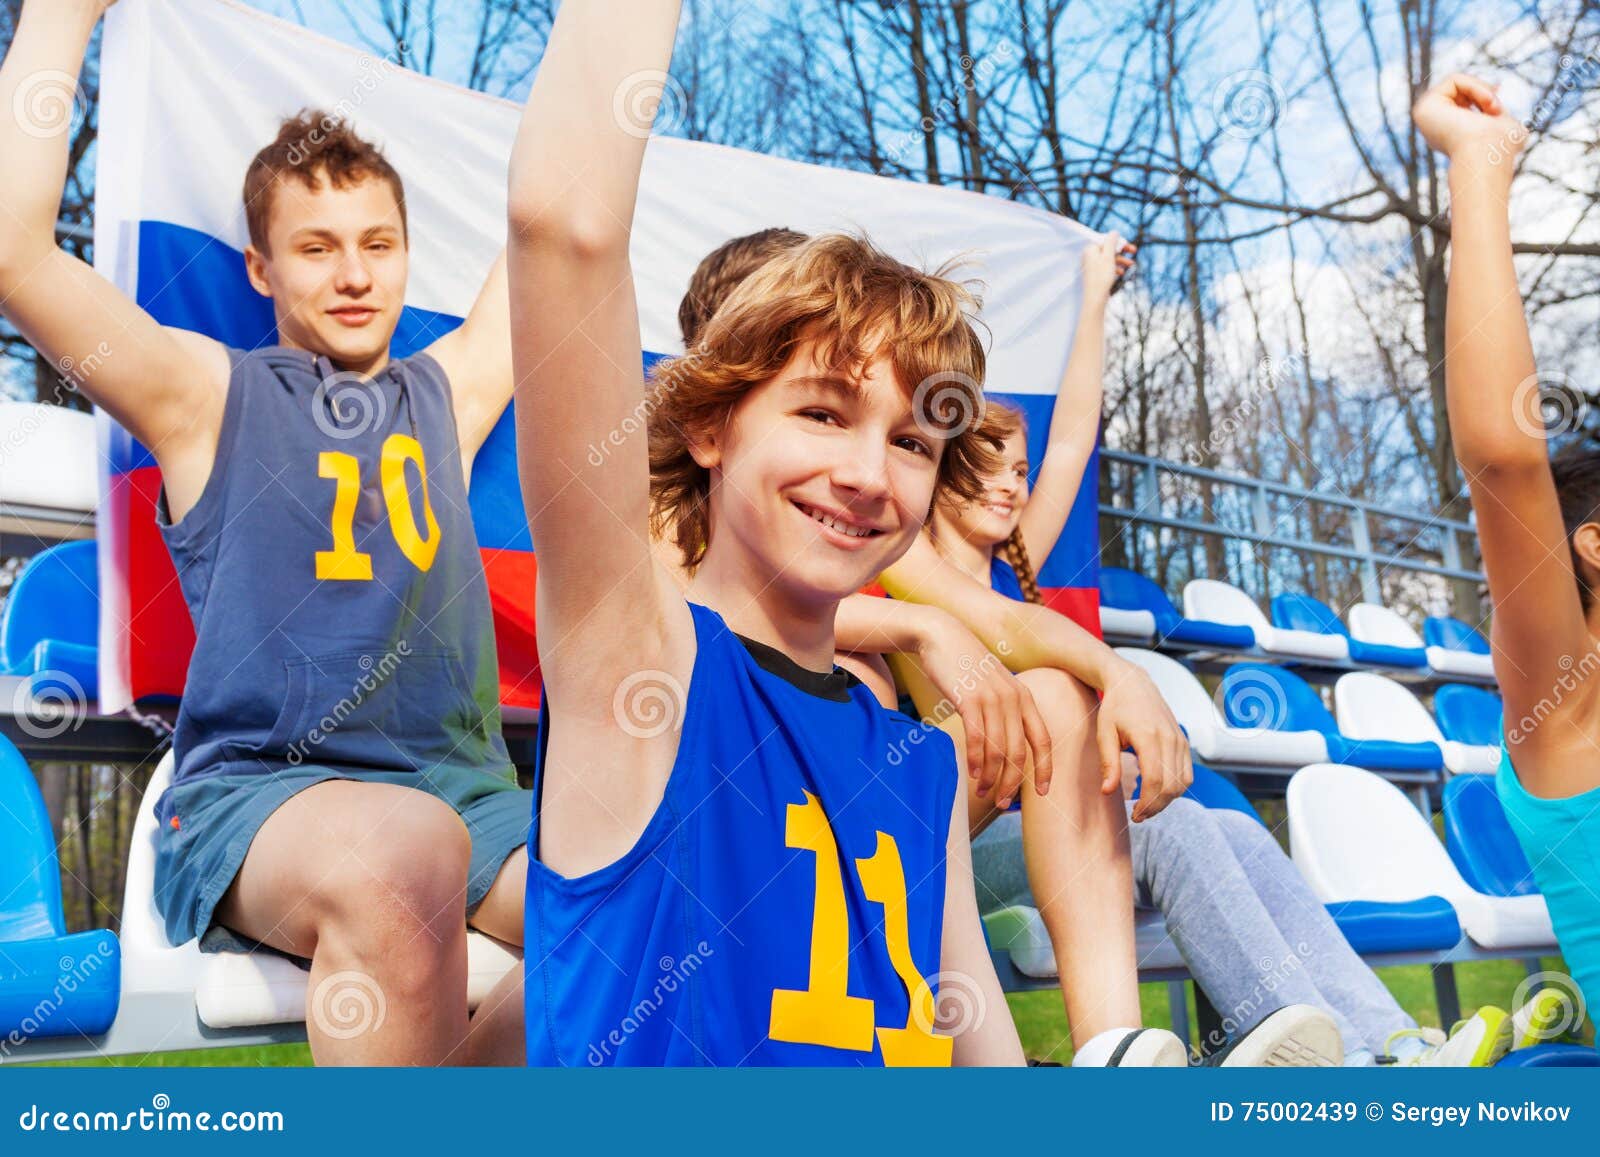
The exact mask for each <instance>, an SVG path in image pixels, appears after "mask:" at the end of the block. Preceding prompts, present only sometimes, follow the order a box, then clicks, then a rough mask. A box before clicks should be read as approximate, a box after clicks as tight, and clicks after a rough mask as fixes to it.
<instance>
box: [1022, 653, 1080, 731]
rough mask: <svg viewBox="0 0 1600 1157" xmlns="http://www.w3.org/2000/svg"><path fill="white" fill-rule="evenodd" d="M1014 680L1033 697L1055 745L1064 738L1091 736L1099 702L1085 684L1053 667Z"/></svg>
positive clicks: (1038, 668)
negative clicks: (1020, 683)
mask: <svg viewBox="0 0 1600 1157" xmlns="http://www.w3.org/2000/svg"><path fill="white" fill-rule="evenodd" d="M1017 678H1018V679H1019V680H1021V682H1022V685H1023V686H1025V687H1026V688H1027V689H1028V693H1029V694H1031V695H1032V696H1033V701H1034V703H1035V704H1036V705H1037V706H1038V708H1039V714H1040V715H1042V716H1043V717H1044V721H1045V725H1046V726H1047V727H1049V728H1050V733H1051V735H1052V737H1055V739H1056V742H1057V743H1058V744H1059V743H1060V742H1061V740H1062V737H1064V736H1068V735H1077V734H1083V733H1089V734H1093V731H1094V717H1095V711H1096V709H1097V708H1098V706H1099V702H1100V701H1099V699H1098V697H1097V696H1096V695H1095V693H1094V691H1093V689H1092V688H1090V687H1089V685H1088V684H1086V683H1084V682H1083V681H1081V680H1079V679H1077V678H1075V677H1073V676H1072V675H1069V674H1067V672H1065V671H1062V670H1058V669H1057V668H1055V667H1036V668H1034V669H1033V670H1030V671H1023V672H1020V673H1019V674H1018V675H1017Z"/></svg>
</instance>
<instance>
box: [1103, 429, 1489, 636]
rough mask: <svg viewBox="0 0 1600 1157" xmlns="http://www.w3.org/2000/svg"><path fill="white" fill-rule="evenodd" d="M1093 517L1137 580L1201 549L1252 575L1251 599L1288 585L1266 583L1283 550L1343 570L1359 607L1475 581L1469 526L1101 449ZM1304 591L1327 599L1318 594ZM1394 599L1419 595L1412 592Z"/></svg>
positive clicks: (1473, 532)
mask: <svg viewBox="0 0 1600 1157" xmlns="http://www.w3.org/2000/svg"><path fill="white" fill-rule="evenodd" d="M1285 507H1287V509H1285ZM1275 508H1277V509H1276V511H1275ZM1099 510H1100V516H1101V526H1102V534H1101V540H1102V543H1103V544H1111V543H1113V541H1114V540H1116V539H1118V538H1120V537H1123V536H1126V537H1128V538H1131V540H1132V541H1131V542H1116V543H1115V547H1116V548H1118V549H1120V551H1121V553H1124V554H1132V555H1134V556H1135V559H1134V560H1133V561H1135V563H1136V565H1138V568H1139V569H1142V570H1145V572H1146V573H1149V568H1150V565H1151V564H1152V563H1158V562H1159V563H1162V564H1165V563H1166V562H1168V561H1170V560H1171V558H1172V556H1173V554H1175V553H1182V552H1183V551H1184V550H1185V549H1188V550H1193V549H1194V548H1195V547H1196V544H1201V545H1202V547H1204V546H1207V545H1208V546H1209V549H1210V551H1212V552H1213V553H1221V554H1225V555H1226V554H1231V555H1232V556H1233V560H1234V561H1233V562H1232V563H1231V565H1229V566H1228V568H1227V569H1229V570H1235V571H1239V572H1241V575H1250V574H1252V572H1253V573H1254V574H1255V575H1258V576H1261V578H1259V579H1258V580H1257V581H1255V582H1251V581H1248V580H1246V581H1245V582H1243V583H1241V585H1243V586H1245V587H1246V589H1249V588H1250V587H1251V586H1262V585H1265V586H1267V587H1268V588H1269V589H1264V590H1255V591H1252V592H1251V593H1253V594H1255V595H1257V596H1258V597H1259V596H1262V595H1270V594H1275V593H1278V592H1277V591H1276V590H1272V589H1270V588H1271V587H1272V586H1273V585H1281V586H1282V587H1284V588H1285V589H1287V588H1289V587H1291V586H1293V585H1297V584H1294V583H1290V582H1286V581H1282V580H1281V576H1279V578H1278V582H1277V583H1276V584H1275V582H1274V576H1275V575H1277V574H1278V572H1277V570H1276V568H1274V567H1273V565H1272V563H1271V560H1270V555H1271V552H1273V551H1275V550H1277V551H1285V552H1290V554H1291V555H1294V556H1298V559H1299V560H1301V561H1302V563H1304V562H1305V561H1306V560H1310V568H1312V569H1317V568H1321V569H1325V568H1326V565H1327V564H1330V563H1331V564H1333V565H1335V566H1336V567H1341V566H1342V567H1344V568H1347V569H1350V570H1352V571H1353V576H1352V577H1353V579H1354V581H1355V584H1356V586H1357V587H1358V588H1359V591H1360V596H1361V598H1363V599H1365V600H1366V601H1368V602H1380V603H1381V602H1385V601H1386V600H1385V597H1384V594H1385V592H1384V586H1385V579H1388V580H1389V582H1390V585H1391V586H1394V585H1396V584H1397V583H1398V582H1400V581H1401V580H1403V579H1404V578H1405V577H1406V576H1415V577H1417V578H1421V579H1423V580H1424V583H1423V586H1424V587H1426V588H1428V597H1429V598H1431V599H1432V600H1433V601H1438V600H1439V599H1440V598H1441V597H1444V596H1445V589H1446V588H1448V589H1452V590H1459V588H1460V587H1461V586H1463V585H1466V586H1468V587H1469V588H1472V589H1475V588H1476V587H1477V586H1478V584H1481V583H1482V582H1483V581H1484V577H1483V574H1482V572H1481V571H1479V570H1476V569H1473V567H1472V563H1475V561H1476V556H1477V528H1476V527H1475V526H1473V525H1472V524H1471V523H1470V522H1460V521H1457V520H1453V519H1448V518H1443V517H1440V516H1438V515H1432V514H1419V513H1417V512H1416V511H1412V510H1400V509H1396V508H1394V507H1389V506H1382V505H1379V504H1378V503H1373V502H1362V501H1359V500H1357V499H1353V498H1350V497H1349V496H1347V495H1344V494H1336V493H1328V492H1324V491H1317V490H1305V489H1302V488H1300V487H1296V486H1289V485H1286V484H1283V483H1279V482H1266V481H1262V480H1261V479H1257V478H1251V477H1248V476H1246V475H1242V474H1228V473H1224V472H1222V471H1220V470H1210V469H1207V468H1205V467H1200V466H1190V465H1187V464H1184V463H1181V462H1174V461H1170V460H1168V459H1163V458H1151V457H1147V456H1145V455H1143V454H1130V453H1126V452H1124V451H1120V450H1109V449H1102V450H1101V452H1100V503H1099ZM1375 528H1378V529H1379V530H1380V532H1379V533H1375ZM1163 532H1165V534H1163ZM1185 539H1186V540H1187V541H1183V540H1185ZM1208 539H1209V540H1210V543H1209V544H1207V540H1208ZM1340 539H1343V541H1339V540H1340ZM1375 543H1377V544H1380V545H1375ZM1230 546H1231V547H1232V550H1231V551H1230V550H1228V549H1227V548H1228V547H1230ZM1463 546H1465V549H1463ZM1102 549H1103V552H1104V553H1108V554H1110V555H1111V556H1112V557H1116V555H1117V553H1118V549H1113V550H1111V551H1106V550H1105V547H1104V545H1103V547H1102ZM1464 556H1465V557H1464ZM1468 560H1471V561H1470V562H1469V561H1468ZM1152 577H1157V576H1154V575H1153V576H1152ZM1188 577H1194V578H1202V577H1211V578H1222V579H1227V578H1229V577H1230V576H1229V575H1228V574H1198V573H1196V574H1191V575H1189V576H1188ZM1263 580H1264V582H1263ZM1300 585H1302V587H1303V584H1300ZM1311 593H1313V594H1318V595H1319V596H1320V597H1323V598H1328V597H1329V595H1330V592H1329V591H1327V590H1322V591H1316V590H1313V591H1311ZM1388 601H1393V600H1388ZM1401 601H1421V598H1420V596H1419V594H1418V593H1417V592H1413V593H1412V596H1411V598H1410V599H1409V600H1408V599H1405V598H1402V599H1401ZM1459 609H1461V608H1458V610H1459Z"/></svg>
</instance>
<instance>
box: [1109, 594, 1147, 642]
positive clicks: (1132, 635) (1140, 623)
mask: <svg viewBox="0 0 1600 1157" xmlns="http://www.w3.org/2000/svg"><path fill="white" fill-rule="evenodd" d="M1100 633H1101V634H1102V635H1107V636H1110V637H1112V638H1117V639H1135V640H1138V641H1139V642H1142V643H1149V642H1153V641H1154V640H1155V637H1156V617H1155V616H1154V615H1153V614H1151V613H1150V612H1149V611H1125V610H1123V609H1122V608H1120V607H1108V606H1106V605H1105V604H1104V603H1101V604H1100Z"/></svg>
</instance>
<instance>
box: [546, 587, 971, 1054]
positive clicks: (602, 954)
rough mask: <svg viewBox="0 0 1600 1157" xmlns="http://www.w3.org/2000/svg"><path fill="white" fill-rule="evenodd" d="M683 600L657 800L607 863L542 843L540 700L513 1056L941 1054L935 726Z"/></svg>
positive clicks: (946, 777) (941, 784)
mask: <svg viewBox="0 0 1600 1157" xmlns="http://www.w3.org/2000/svg"><path fill="white" fill-rule="evenodd" d="M690 610H691V611H692V612H693V616H694V624H695V637H696V640H697V643H698V647H699V650H698V653H697V655H696V657H695V663H694V672H693V676H692V679H691V681H690V685H689V688H688V692H687V697H686V702H685V705H684V709H683V726H682V730H681V733H680V737H679V741H678V755H677V761H676V763H675V764H674V765H673V769H672V773H671V776H670V777H669V779H668V781H667V786H666V791H665V794H664V796H663V798H662V800H661V805H660V806H659V807H658V808H657V809H656V812H655V814H654V815H653V816H652V817H651V819H650V821H649V823H648V825H647V826H646V828H645V830H644V833H643V835H641V836H640V838H639V841H638V843H637V844H636V845H635V846H634V847H633V848H632V849H631V850H630V851H629V852H628V853H627V854H625V855H624V856H623V857H622V858H621V859H619V860H617V861H616V862H615V863H613V864H610V865H608V866H607V867H604V868H601V869H600V870H598V871H596V872H592V873H590V874H588V875H586V876H581V877H576V878H570V879H569V878H566V877H563V876H559V875H557V874H556V873H554V872H552V871H551V870H550V869H548V868H546V867H545V866H544V865H542V864H540V863H539V862H538V857H537V849H538V847H539V814H538V802H537V801H538V798H539V793H540V792H541V791H542V788H543V778H544V758H545V753H544V742H545V740H546V739H547V737H548V736H549V732H550V728H551V727H552V726H554V727H560V726H561V713H560V710H559V708H558V709H557V710H556V711H555V714H554V718H553V719H552V717H551V714H550V710H551V705H550V697H549V696H548V695H546V697H545V705H544V707H543V708H542V713H541V720H540V751H539V758H538V767H537V771H536V773H535V786H534V791H535V805H534V806H535V811H534V819H533V827H532V830H531V832H530V833H529V838H528V847H529V849H530V851H532V852H533V853H534V854H533V855H532V856H530V862H529V865H528V893H527V945H526V950H525V961H526V965H525V967H526V970H527V971H526V977H525V982H526V985H525V999H526V1002H527V1008H526V1011H527V1034H528V1061H529V1063H530V1064H535V1065H557V1064H561V1065H882V1064H903V1065H928V1064H948V1063H949V1061H950V1049H951V1042H950V1038H948V1037H942V1036H937V1035H935V1034H933V1033H932V1032H931V1031H930V1029H931V1025H932V1017H933V1006H934V999H935V996H936V991H937V984H938V972H939V969H940V951H941V931H942V928H943V921H944V893H945V840H946V837H947V836H948V834H949V827H950V816H951V809H952V806H953V804H954V800H955V789H956V778H957V773H956V763H955V751H954V748H953V747H952V745H951V742H950V739H949V737H948V736H946V735H945V734H944V733H943V732H941V731H936V730H930V729H925V728H922V727H920V726H919V725H917V724H916V723H914V722H913V721H912V720H910V719H908V718H906V717H905V716H904V715H901V714H900V713H898V712H892V711H887V710H885V709H884V708H883V707H881V706H880V705H879V704H878V703H877V702H876V700H874V699H873V697H872V695H871V693H870V692H869V691H868V690H867V689H866V688H865V687H864V686H862V685H861V684H860V683H857V682H854V680H851V679H849V678H848V677H847V676H844V675H843V673H842V672H835V674H834V675H833V676H821V675H818V674H816V673H814V672H805V671H803V670H802V669H801V668H799V667H798V666H797V665H795V664H794V663H793V662H792V661H791V660H789V659H788V658H787V657H786V656H783V655H782V654H781V653H779V652H777V651H774V650H772V649H771V648H766V647H762V646H761V645H760V644H756V643H751V644H749V645H748V646H747V645H746V644H745V643H744V642H742V641H741V640H740V639H739V637H738V636H737V635H735V634H733V632H732V631H730V630H729V629H728V627H727V625H726V624H725V623H724V622H723V621H722V619H721V617H720V616H718V615H717V614H716V613H715V612H714V611H711V610H708V609H707V608H705V607H702V606H697V605H694V604H690ZM807 684H811V685H809V686H808V685H807ZM821 684H826V685H821Z"/></svg>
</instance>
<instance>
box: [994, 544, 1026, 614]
mask: <svg viewBox="0 0 1600 1157" xmlns="http://www.w3.org/2000/svg"><path fill="white" fill-rule="evenodd" d="M989 587H990V589H992V590H993V591H994V592H995V593H996V594H1002V595H1005V596H1006V598H1008V599H1015V600H1016V601H1017V602H1019V603H1025V602H1027V601H1028V599H1027V596H1026V595H1024V594H1023V593H1022V580H1021V579H1019V578H1017V572H1016V571H1015V570H1014V569H1013V568H1012V566H1011V564H1010V563H1009V562H1007V561H1006V560H1005V559H1003V558H1001V557H1000V556H999V555H998V554H997V555H993V556H991V557H990V559H989Z"/></svg>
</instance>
